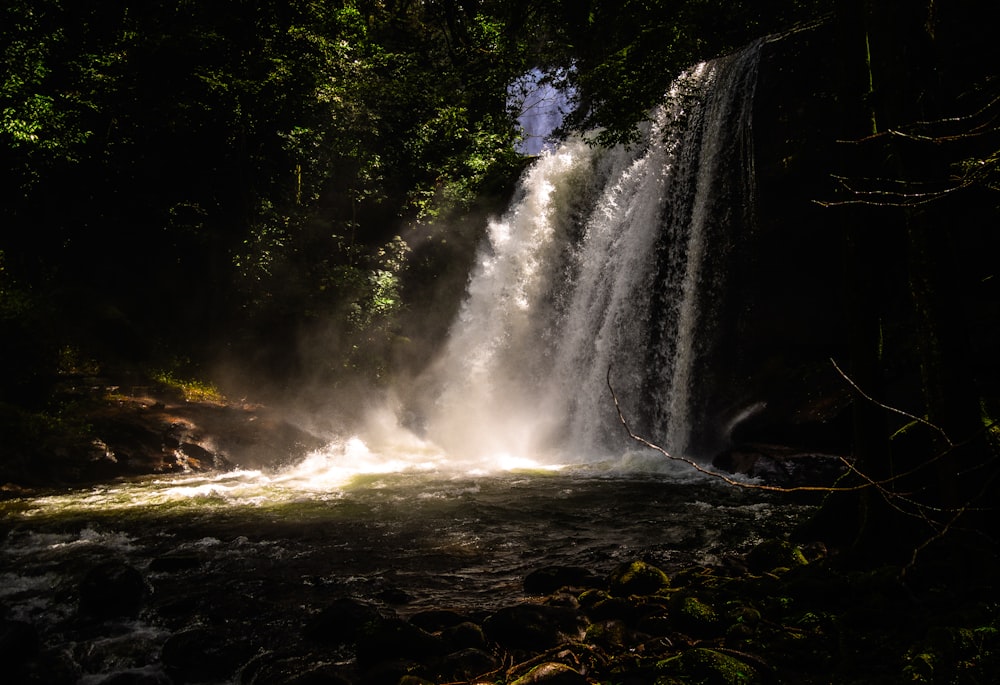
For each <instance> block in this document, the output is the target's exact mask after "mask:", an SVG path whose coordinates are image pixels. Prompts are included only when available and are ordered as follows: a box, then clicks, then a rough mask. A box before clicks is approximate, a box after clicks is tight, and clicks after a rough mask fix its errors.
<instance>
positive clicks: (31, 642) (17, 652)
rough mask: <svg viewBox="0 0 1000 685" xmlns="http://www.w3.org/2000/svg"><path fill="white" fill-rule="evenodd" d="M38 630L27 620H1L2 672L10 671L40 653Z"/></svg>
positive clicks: (0, 667) (0, 664)
mask: <svg viewBox="0 0 1000 685" xmlns="http://www.w3.org/2000/svg"><path fill="white" fill-rule="evenodd" d="M38 645H39V642H38V631H37V630H35V627H34V626H33V625H31V624H30V623H27V622H25V621H6V620H0V672H2V671H10V670H11V669H14V668H17V667H19V666H21V665H22V664H25V663H27V662H28V661H30V660H31V659H32V658H34V656H35V655H36V654H38Z"/></svg>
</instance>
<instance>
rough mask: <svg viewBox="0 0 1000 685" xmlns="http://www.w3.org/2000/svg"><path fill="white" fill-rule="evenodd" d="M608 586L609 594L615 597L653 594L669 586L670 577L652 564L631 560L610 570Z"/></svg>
mask: <svg viewBox="0 0 1000 685" xmlns="http://www.w3.org/2000/svg"><path fill="white" fill-rule="evenodd" d="M609 586H610V589H611V594H612V595H613V596H616V597H625V596H628V595H653V594H656V593H657V592H659V591H660V590H666V589H667V588H669V587H670V578H669V577H668V576H667V574H666V573H664V572H663V571H662V570H660V569H659V568H657V567H656V566H653V565H652V564H647V563H646V562H644V561H632V562H629V563H626V564H622V565H621V566H619V567H618V568H616V569H615V570H614V571H612V572H611V576H610V578H609Z"/></svg>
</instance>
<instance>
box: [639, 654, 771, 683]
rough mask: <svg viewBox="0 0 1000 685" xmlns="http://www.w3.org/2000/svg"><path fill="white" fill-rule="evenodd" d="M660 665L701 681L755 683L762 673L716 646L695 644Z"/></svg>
mask: <svg viewBox="0 0 1000 685" xmlns="http://www.w3.org/2000/svg"><path fill="white" fill-rule="evenodd" d="M657 666H658V668H659V669H661V670H663V671H665V672H666V674H668V675H677V676H681V677H683V678H685V680H687V681H688V682H692V683H698V684H699V685H756V684H757V683H762V682H763V677H762V676H761V674H760V673H759V672H758V671H757V669H755V668H754V667H752V666H751V665H750V664H748V663H746V662H744V661H742V660H740V659H737V658H736V657H734V656H730V655H729V654H723V653H722V652H719V651H716V650H714V649H706V648H702V647H696V648H694V649H689V650H687V651H686V652H683V653H681V654H680V655H678V656H676V657H674V658H672V659H666V660H664V661H661V662H660V663H659V664H658V665H657Z"/></svg>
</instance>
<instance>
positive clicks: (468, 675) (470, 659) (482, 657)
mask: <svg viewBox="0 0 1000 685" xmlns="http://www.w3.org/2000/svg"><path fill="white" fill-rule="evenodd" d="M500 665H501V664H500V661H499V660H498V659H497V658H496V657H495V656H493V655H492V654H490V653H489V652H486V651H484V650H482V649H476V648H474V647H473V648H469V649H463V650H460V651H457V652H453V653H451V654H449V655H447V656H446V657H445V658H444V660H443V663H442V666H441V671H442V672H443V673H445V674H446V675H447V676H448V680H449V681H461V682H466V681H469V680H472V679H474V678H476V677H477V676H481V675H486V674H487V673H492V672H493V671H496V670H497V669H498V668H500Z"/></svg>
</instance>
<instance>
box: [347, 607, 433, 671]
mask: <svg viewBox="0 0 1000 685" xmlns="http://www.w3.org/2000/svg"><path fill="white" fill-rule="evenodd" d="M356 652H357V658H358V663H359V664H362V665H373V664H377V663H379V662H381V661H383V660H385V659H402V660H405V659H412V660H414V661H418V662H420V663H429V662H430V661H433V660H434V659H436V658H439V657H442V656H444V655H445V654H446V653H447V647H446V645H445V642H444V640H442V639H441V638H440V637H439V636H437V635H433V634H431V633H428V632H427V631H425V630H423V629H421V628H418V627H417V626H415V625H413V624H412V623H408V622H407V621H404V620H402V619H400V618H383V619H379V620H375V621H368V622H366V623H365V624H364V625H363V626H362V627H361V630H360V631H359V633H358V636H357V647H356Z"/></svg>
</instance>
